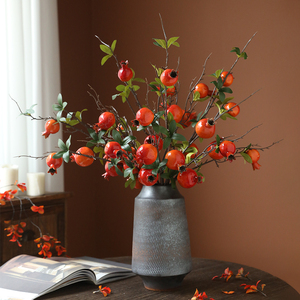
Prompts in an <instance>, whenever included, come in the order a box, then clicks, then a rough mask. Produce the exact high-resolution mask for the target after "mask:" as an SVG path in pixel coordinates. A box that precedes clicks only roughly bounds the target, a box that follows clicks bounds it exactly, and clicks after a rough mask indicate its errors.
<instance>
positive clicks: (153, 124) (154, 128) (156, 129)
mask: <svg viewBox="0 0 300 300" xmlns="http://www.w3.org/2000/svg"><path fill="white" fill-rule="evenodd" d="M152 128H153V130H154V131H155V132H156V133H160V131H159V125H158V124H157V123H152Z"/></svg>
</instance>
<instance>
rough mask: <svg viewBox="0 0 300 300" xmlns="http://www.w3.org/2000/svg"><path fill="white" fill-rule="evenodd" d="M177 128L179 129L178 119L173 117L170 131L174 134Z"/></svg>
mask: <svg viewBox="0 0 300 300" xmlns="http://www.w3.org/2000/svg"><path fill="white" fill-rule="evenodd" d="M176 129H177V126H176V121H175V120H174V119H173V120H172V121H171V122H170V124H169V131H170V133H171V134H173V133H174V132H175V130H176Z"/></svg>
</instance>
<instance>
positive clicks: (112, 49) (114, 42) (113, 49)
mask: <svg viewBox="0 0 300 300" xmlns="http://www.w3.org/2000/svg"><path fill="white" fill-rule="evenodd" d="M116 44H117V40H114V41H113V42H112V44H111V46H110V48H111V51H112V52H114V51H115V49H116Z"/></svg>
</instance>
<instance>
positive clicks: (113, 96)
mask: <svg viewBox="0 0 300 300" xmlns="http://www.w3.org/2000/svg"><path fill="white" fill-rule="evenodd" d="M118 96H120V94H115V95H112V96H111V99H112V100H115V99H116V98H117V97H118ZM125 101H126V100H125Z"/></svg>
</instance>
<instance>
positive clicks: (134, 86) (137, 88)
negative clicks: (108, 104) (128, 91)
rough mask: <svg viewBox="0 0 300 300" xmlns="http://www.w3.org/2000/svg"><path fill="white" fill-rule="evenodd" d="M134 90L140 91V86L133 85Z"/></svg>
mask: <svg viewBox="0 0 300 300" xmlns="http://www.w3.org/2000/svg"><path fill="white" fill-rule="evenodd" d="M132 88H133V90H134V91H135V92H136V91H137V90H139V89H140V87H139V86H138V85H133V86H132Z"/></svg>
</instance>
